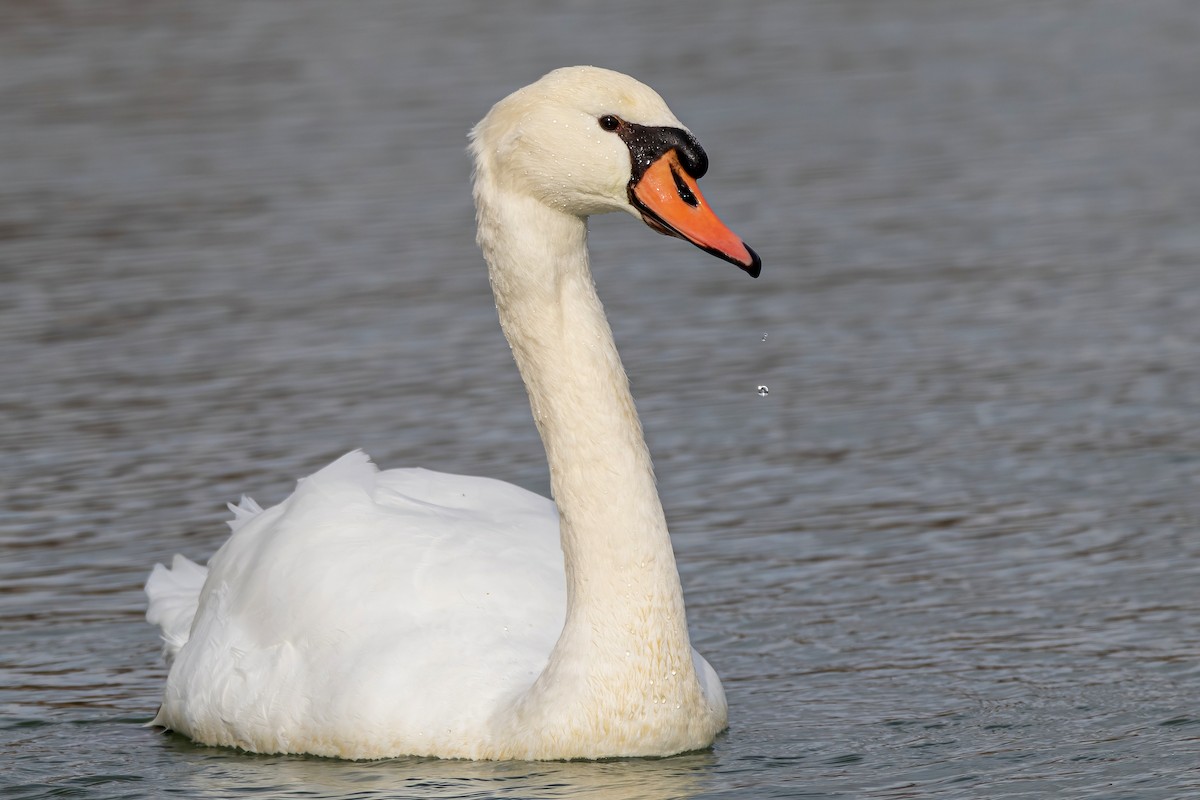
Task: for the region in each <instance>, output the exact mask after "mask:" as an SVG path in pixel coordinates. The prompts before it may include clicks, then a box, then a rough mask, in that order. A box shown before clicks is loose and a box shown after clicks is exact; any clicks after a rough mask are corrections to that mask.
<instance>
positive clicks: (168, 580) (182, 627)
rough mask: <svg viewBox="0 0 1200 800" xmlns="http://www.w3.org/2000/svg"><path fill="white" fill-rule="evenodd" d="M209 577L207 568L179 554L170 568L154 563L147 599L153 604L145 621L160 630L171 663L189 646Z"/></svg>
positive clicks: (168, 661) (147, 611)
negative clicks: (202, 593) (193, 622)
mask: <svg viewBox="0 0 1200 800" xmlns="http://www.w3.org/2000/svg"><path fill="white" fill-rule="evenodd" d="M207 577H208V569H207V568H206V567H202V566H200V565H199V564H196V563H194V562H192V561H189V560H188V559H186V558H184V557H183V556H179V555H177V556H175V558H174V559H172V561H171V566H170V568H169V569H168V568H167V567H164V566H163V565H162V564H155V565H154V569H153V570H152V571H151V572H150V577H149V579H147V581H146V596H147V597H148V598H149V601H150V602H149V606H148V607H147V609H146V621H147V622H149V623H150V624H151V625H157V626H158V627H159V628H160V629H161V633H160V636H161V637H162V640H163V658H164V659H165V660H166V662H167V663H168V664H170V663H171V661H172V660H174V658H175V654H176V653H178V652H179V650H180V648H181V647H183V646H184V645H185V644H187V640H188V634H189V632H190V631H191V628H192V619H193V618H194V617H195V616H196V607H197V606H198V604H199V602H200V590H201V589H202V588H204V580H205V578H207Z"/></svg>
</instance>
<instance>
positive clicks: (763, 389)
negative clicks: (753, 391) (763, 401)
mask: <svg viewBox="0 0 1200 800" xmlns="http://www.w3.org/2000/svg"><path fill="white" fill-rule="evenodd" d="M770 391H771V390H770V389H768V388H767V387H765V386H759V387H758V396H759V397H766V396H767V394H768V393H769V392H770Z"/></svg>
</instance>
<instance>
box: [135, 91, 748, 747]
mask: <svg viewBox="0 0 1200 800" xmlns="http://www.w3.org/2000/svg"><path fill="white" fill-rule="evenodd" d="M471 141H472V143H471V150H472V153H473V155H474V158H475V190H474V193H475V200H476V208H477V223H478V241H479V244H480V246H481V248H482V250H483V252H484V255H485V259H486V260H487V262H488V267H489V275H490V278H491V283H492V288H493V291H494V294H495V297H496V307H497V311H498V314H499V317H500V322H501V327H502V328H503V330H504V333H505V336H506V337H507V338H508V340H509V343H510V344H511V346H512V351H513V356H514V359H515V361H516V363H517V366H518V368H519V369H520V371H521V375H522V378H523V380H524V381H525V385H526V388H527V390H528V393H529V398H530V405H531V408H532V410H533V415H534V420H535V423H536V424H537V427H538V431H539V433H540V435H541V437H542V440H543V443H544V445H545V448H546V453H547V458H548V461H549V464H550V476H551V488H552V493H553V496H554V498H555V501H554V502H551V501H550V500H548V499H546V498H543V497H540V496H538V495H535V494H532V493H530V492H527V491H525V490H523V489H520V488H518V487H516V486H513V485H511V484H507V483H503V482H501V481H496V480H492V479H489V478H476V477H466V476H461V475H447V474H443V473H437V472H431V471H428V470H422V469H396V470H386V471H380V470H378V469H376V467H375V466H374V465H373V464H372V463H371V462H370V460H369V459H368V458H367V457H366V456H365V455H363V454H362V453H360V452H357V451H356V452H352V453H349V454H347V455H345V456H343V457H342V458H340V459H338V460H337V461H335V462H334V463H333V464H331V465H329V466H327V467H325V468H324V469H322V470H320V471H318V472H317V473H315V474H313V475H311V476H309V477H307V478H304V479H302V480H301V481H300V482H299V484H298V485H297V487H296V490H295V491H294V492H293V494H292V495H291V496H290V497H288V498H287V499H286V500H284V501H283V502H282V503H280V504H279V505H276V506H274V507H272V508H268V509H266V510H263V509H260V508H259V507H258V506H257V505H255V504H254V503H253V501H250V500H243V502H242V504H241V505H240V506H238V507H236V508H234V512H235V519H234V520H233V521H232V522H231V523H230V527H231V528H232V529H233V532H232V535H231V536H230V538H229V539H228V540H227V541H226V543H225V544H224V545H223V546H222V547H221V548H220V550H218V552H217V553H216V554H215V555H214V556H213V557H212V559H211V560H210V561H209V563H208V566H207V569H206V568H204V567H200V566H197V565H195V564H193V563H192V562H190V561H188V560H187V559H185V558H183V557H182V556H176V557H175V560H174V561H173V563H172V567H171V568H170V569H168V568H166V567H164V566H162V565H156V566H155V568H154V570H153V572H152V573H151V575H150V578H149V580H148V581H147V584H146V592H147V595H148V597H149V608H148V611H147V619H148V620H149V621H150V622H151V623H154V624H157V625H158V626H159V627H160V628H161V630H162V638H163V641H164V654H165V656H166V658H167V661H168V663H169V664H170V671H169V674H168V678H167V684H166V688H165V689H164V692H163V698H162V705H161V707H160V709H159V712H158V714H157V716H156V717H155V718H154V720H153V723H152V724H155V725H159V726H162V727H165V728H169V729H172V730H175V731H178V732H180V733H183V734H185V735H187V736H189V737H191V738H192V739H194V740H196V741H198V742H201V743H205V744H214V745H227V746H234V747H240V748H243V749H245V750H250V751H255V752H264V753H270V752H280V753H313V754H317V755H324V756H337V757H342V758H352V759H361V758H383V757H390V756H397V755H428V756H440V757H448V758H474V759H566V758H601V757H610V756H643V755H670V754H673V753H679V752H683V751H687V750H695V749H699V748H703V747H707V746H708V745H710V744H711V743H712V741H713V738H714V737H715V736H716V734H717V733H719V732H720V731H721V730H723V729H724V728H725V725H726V716H727V712H726V702H725V695H724V692H723V690H722V688H721V683H720V680H719V679H718V678H717V675H716V673H715V672H714V671H713V669H712V667H710V666H709V664H708V663H707V662H706V661H705V660H704V659H703V658H702V657H701V656H700V655H699V654H697V653H696V652H695V651H694V650H693V649H692V647H691V645H690V642H689V639H688V633H687V623H686V619H685V615H684V605H683V594H682V590H681V587H680V583H679V577H678V573H677V571H676V567H675V559H674V555H673V553H672V550H671V544H670V539H669V536H668V533H667V527H666V522H665V518H664V515H663V510H662V506H661V504H660V502H659V499H658V495H657V492H656V490H655V487H654V475H653V468H652V465H651V463H650V456H649V452H648V451H647V449H646V446H645V443H644V441H643V438H642V433H641V427H640V424H639V422H638V418H637V413H636V411H635V409H634V406H633V401H632V398H631V396H630V394H629V389H628V381H627V379H626V377H625V372H624V370H623V368H622V366H621V362H620V358H619V356H618V355H617V351H616V348H615V345H614V344H613V339H612V334H611V331H610V330H609V327H608V323H607V321H606V319H605V317H604V312H603V308H602V307H601V305H600V301H599V299H598V298H597V297H596V293H595V290H594V288H593V285H592V280H591V273H590V269H589V266H588V259H587V248H586V217H587V216H588V215H589V214H594V213H602V212H607V211H626V212H628V213H631V214H634V215H635V216H640V217H641V218H642V219H643V220H645V221H646V222H647V223H648V224H649V225H650V226H651V227H653V228H655V229H656V230H658V231H660V232H663V233H668V234H670V235H674V236H679V237H681V238H684V239H687V240H689V241H692V242H693V243H695V244H697V245H698V246H700V247H702V248H703V249H705V250H707V251H709V252H711V253H713V254H714V255H717V256H718V257H720V258H723V259H725V260H728V261H731V262H733V263H735V264H737V265H738V266H740V267H742V268H743V269H745V270H746V271H748V272H750V273H751V274H753V275H757V272H758V269H759V263H760V262H759V260H758V257H757V256H756V255H755V254H754V253H753V251H751V250H750V249H749V248H748V247H746V246H745V245H744V244H743V243H742V242H741V240H740V239H738V238H737V237H736V236H734V235H733V234H732V232H730V231H729V230H728V229H727V228H725V227H724V225H723V224H721V223H720V221H719V220H718V219H717V218H716V217H715V216H714V215H713V214H712V212H711V210H709V209H708V207H707V205H706V204H705V202H704V199H703V196H702V195H700V194H699V189H698V188H697V187H696V183H695V179H696V178H698V177H699V176H700V175H701V174H703V172H704V170H705V168H706V166H707V160H706V157H705V156H704V152H703V150H701V149H700V147H699V145H698V144H697V143H696V142H695V139H694V138H692V137H691V134H690V133H688V132H687V130H686V129H685V128H683V126H682V124H681V123H680V122H679V121H678V120H677V119H676V118H675V116H674V115H673V114H672V113H671V112H670V110H669V109H668V108H667V106H666V104H665V103H664V102H663V101H662V99H661V98H660V97H659V96H658V95H657V94H655V93H654V92H653V91H652V90H650V89H649V88H648V87H646V86H644V85H643V84H641V83H638V82H637V81H635V80H634V79H632V78H629V77H628V76H625V75H621V74H620V73H615V72H611V71H608V70H601V69H597V68H592V67H573V68H567V69H561V70H556V71H555V72H552V73H550V74H548V75H546V76H545V77H543V78H542V79H541V80H539V81H538V82H536V83H534V84H532V85H530V86H527V87H525V88H524V89H521V90H518V91H517V92H515V93H513V94H512V95H510V96H509V97H508V98H506V99H504V100H502V101H501V102H500V103H498V104H497V105H496V106H495V107H494V108H493V109H492V110H491V112H490V113H489V114H488V115H487V116H486V117H485V118H484V119H483V121H482V122H480V123H479V125H477V126H476V128H475V129H474V130H473V131H472V140H471Z"/></svg>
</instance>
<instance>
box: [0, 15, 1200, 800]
mask: <svg viewBox="0 0 1200 800" xmlns="http://www.w3.org/2000/svg"><path fill="white" fill-rule="evenodd" d="M581 62H582V63H588V62H591V63H597V64H602V65H605V66H610V67H614V68H617V69H621V70H623V71H626V72H630V73H632V74H634V75H636V76H638V77H640V78H642V79H643V80H645V81H647V82H649V83H650V84H652V85H653V86H655V87H656V88H657V89H659V90H660V91H661V92H662V93H663V94H664V95H665V97H666V98H667V100H668V101H669V102H670V103H671V104H672V106H673V108H674V110H675V111H676V113H677V114H678V115H679V116H680V117H681V118H682V119H683V120H684V121H685V122H687V123H688V124H689V126H691V127H692V128H693V130H694V131H695V132H696V134H697V135H698V137H699V138H700V141H701V142H702V143H703V144H704V145H705V147H706V148H707V149H708V152H709V155H710V157H711V161H712V167H711V170H710V173H709V175H708V176H707V177H706V178H705V180H704V182H703V188H704V190H705V192H706V194H707V196H708V198H709V199H710V200H711V201H712V203H713V205H714V206H715V207H716V208H717V210H718V211H719V212H720V213H721V214H722V216H723V217H724V218H725V219H726V221H727V222H728V223H729V224H730V225H731V226H733V227H734V228H735V229H736V230H737V231H738V232H739V233H741V234H742V235H744V236H745V237H746V239H747V240H748V241H749V242H750V243H751V244H752V245H753V246H754V247H755V248H756V249H758V251H759V252H760V253H761V254H762V256H763V258H764V261H765V265H766V266H765V270H764V274H763V277H762V278H761V279H760V280H758V281H753V280H750V279H749V278H747V277H746V276H745V275H743V274H741V273H740V272H738V271H737V270H736V269H734V268H732V267H730V266H729V265H727V264H723V263H721V262H719V261H717V260H715V259H712V258H710V257H708V256H706V255H704V254H703V253H701V252H700V251H698V250H696V249H694V248H691V247H689V246H687V245H686V244H684V243H681V242H679V241H676V240H669V239H667V238H665V237H661V236H657V235H655V234H654V233H652V232H651V231H649V230H647V229H645V228H644V227H642V226H640V225H638V224H637V223H635V222H634V221H632V220H631V219H628V218H622V219H600V220H596V221H595V222H594V224H593V226H592V227H593V235H592V248H593V256H594V267H595V269H596V273H597V275H596V278H597V282H598V284H599V287H600V291H601V295H602V296H603V298H604V299H605V301H606V303H607V304H608V309H609V314H610V318H611V320H612V322H613V326H614V328H615V330H616V335H617V338H618V342H619V344H620V345H621V348H622V352H623V354H624V356H625V359H626V365H627V367H628V369H629V371H630V374H631V378H632V381H633V386H634V391H635V394H636V395H637V397H638V400H639V407H640V409H641V412H642V416H643V421H644V423H645V427H646V430H647V434H648V437H649V441H650V444H651V448H652V449H653V451H654V455H655V458H656V465H657V468H658V473H659V481H660V485H661V490H662V495H663V498H664V501H665V504H666V507H667V510H668V515H669V517H670V519H671V523H672V528H673V532H674V539H675V546H676V550H677V553H678V558H679V564H680V570H681V572H682V575H683V582H684V586H685V590H686V592H687V599H688V610H689V619H690V623H691V628H692V632H693V638H694V641H695V643H696V645H697V647H698V648H699V649H700V650H701V651H702V652H704V653H705V654H706V655H707V656H708V658H709V660H710V661H711V662H712V663H713V664H714V666H715V667H716V668H717V670H718V671H719V672H720V674H721V675H722V676H723V678H724V682H725V686H726V689H727V691H728V694H729V700H730V707H731V713H730V728H729V731H728V732H727V733H726V734H724V735H723V736H721V738H720V739H719V740H718V741H717V742H716V744H715V746H714V747H713V748H712V750H711V751H709V752H704V753H698V754H692V755H687V756H684V757H679V758H672V759H663V760H641V761H625V760H618V761H612V762H607V763H600V764H591V763H567V764H523V763H516V764H513V763H507V764H486V763H484V764H475V763H465V762H449V761H436V760H421V759H398V760H393V761H386V762H377V763H347V762H338V761H332V760H323V759H316V758H304V757H265V756H251V755H245V754H240V753H236V752H232V751H226V750H220V749H211V748H203V747H197V746H194V745H192V744H190V743H188V742H187V741H185V740H183V739H181V738H179V737H172V736H163V735H161V734H158V733H155V732H154V731H152V730H150V729H147V728H144V727H141V724H142V723H143V722H144V721H146V720H147V719H149V717H150V716H151V715H152V714H153V712H154V709H155V707H156V705H157V702H158V693H159V691H160V687H161V684H162V681H163V677H164V669H163V667H162V666H161V664H160V662H159V660H158V655H157V650H158V643H157V641H156V636H155V631H154V630H153V629H151V628H150V627H149V626H147V625H145V624H144V623H143V622H142V620H141V615H142V613H143V608H144V606H143V599H142V596H141V593H140V585H141V583H142V581H143V580H144V577H145V575H146V573H147V570H148V569H149V567H150V566H151V565H152V564H153V563H154V562H155V561H159V560H165V559H167V558H169V557H170V556H171V555H172V554H173V553H175V552H183V553H185V554H187V555H189V556H191V557H193V558H198V559H203V558H205V557H207V556H208V555H209V554H211V553H212V551H213V550H215V549H216V547H217V546H218V545H219V544H220V542H221V541H222V540H223V539H224V536H225V532H226V531H225V528H224V526H223V524H222V520H223V518H224V517H225V516H226V513H225V512H224V510H223V503H224V502H226V501H228V500H234V499H236V498H237V497H238V496H239V495H240V494H241V493H242V492H248V493H251V494H253V495H254V496H255V497H256V498H257V499H259V500H260V501H263V502H274V501H277V500H279V499H281V498H282V497H283V496H284V495H285V493H286V492H287V491H288V490H289V487H290V486H291V485H292V481H293V480H294V479H295V478H296V477H298V476H300V475H303V474H306V473H307V472H310V471H312V470H314V469H316V468H318V467H319V466H321V465H322V464H324V463H325V462H327V461H328V460H330V459H332V458H333V457H335V456H337V455H339V454H341V453H342V452H344V451H346V450H349V449H351V448H354V447H362V448H364V449H366V450H367V451H368V452H370V453H371V454H372V455H373V456H374V457H375V458H376V460H377V461H378V462H379V463H381V464H382V465H385V466H402V465H414V464H421V465H425V466H428V467H432V468H437V469H443V470H447V471H453V472H467V473H476V474H487V475H492V476H496V477H502V478H505V479H508V480H510V481H513V482H516V483H519V484H521V485H524V486H527V487H530V488H533V489H536V490H539V491H543V492H544V491H546V485H547V481H546V474H545V467H544V461H543V455H542V453H541V451H540V448H539V445H538V441H537V439H536V436H535V433H534V430H533V426H532V424H531V421H530V419H529V412H528V408H527V406H526V405H525V399H524V395H523V391H522V389H521V386H520V384H519V382H518V379H517V376H516V373H515V370H514V369H513V367H512V364H511V359H510V357H509V355H508V352H507V349H506V347H505V345H504V342H503V341H502V339H501V337H500V335H499V331H498V327H497V325H496V322H495V318H494V310H493V308H492V303H491V299H490V295H489V294H488V288H487V281H486V278H485V275H484V271H483V267H482V263H481V260H480V257H479V255H478V253H477V251H476V249H475V246H474V244H473V230H472V213H471V207H470V196H469V190H468V178H469V175H468V173H469V165H468V162H467V158H466V156H465V153H464V146H465V138H464V137H465V132H466V130H467V129H468V128H469V126H470V125H471V124H472V123H473V122H474V121H475V120H476V119H478V118H479V117H480V116H481V115H482V114H483V113H484V112H485V111H486V110H487V108H488V107H489V106H490V104H491V103H492V102H494V101H495V100H496V99H498V98H499V97H501V96H503V95H504V94H506V93H507V92H509V91H511V90H512V89H514V88H516V87H518V86H520V85H523V84H525V83H527V82H529V81H530V80H533V79H534V78H536V77H538V76H539V75H540V74H541V73H543V72H545V71H546V70H548V69H550V68H553V67H556V66H561V65H564V64H571V63H581ZM1197 76H1200V12H1198V10H1197V7H1196V5H1195V4H1194V3H1191V2H1189V1H1188V0H1137V2H1121V1H1118V0H1111V1H1110V2H1102V1H1099V0H1097V1H1096V2H1092V1H1090V0H1075V1H1073V2H1072V1H1069V0H1064V1H1063V2H1047V0H1004V1H1003V2H1002V1H999V0H998V1H997V2H987V3H984V2H974V3H968V2H956V1H955V0H889V2H857V1H856V0H844V1H843V2H832V1H831V2H794V1H792V0H788V1H786V2H765V1H759V0H754V1H752V2H739V3H716V2H712V3H700V2H696V3H666V2H664V3H642V2H614V3H605V4H599V3H596V4H587V3H569V4H567V3H564V4H553V3H535V2H525V3H505V4H495V5H493V4H488V3H484V2H479V3H462V2H446V3H441V4H436V5H435V4H424V5H421V6H418V5H416V4H402V3H382V2H380V3H366V2H362V3H353V4H350V3H283V2H275V3H257V2H254V3H251V2H246V3H209V2H205V3H166V2H163V3H117V2H106V3H83V2H80V3H51V2H25V3H19V2H10V3H5V4H4V5H3V6H0V269H2V279H3V286H2V288H0V334H2V338H0V348H2V351H0V398H2V400H0V414H2V415H3V416H2V422H3V428H2V430H0V435H2V436H3V464H2V472H0V475H2V479H3V486H2V491H3V511H2V516H0V525H2V526H3V532H2V535H3V538H2V540H0V541H2V544H0V548H2V549H0V553H2V559H0V793H3V794H4V796H5V797H12V798H33V797H43V796H56V797H89V798H117V797H148V798H153V797H163V796H179V797H188V798H192V797H230V796H248V795H257V796H264V797H348V796H354V797H360V798H375V797H477V798H484V797H511V798H525V797H530V798H533V797H539V798H540V797H573V798H574V797H596V798H676V797H693V796H694V797H723V798H753V797H811V798H860V797H869V798H959V797H961V798H993V797H1025V798H1058V797H1087V798H1164V799H1165V798H1181V799H1182V798H1189V797H1195V796H1197V795H1198V794H1200V772H1198V768H1200V534H1198V529H1200V424H1198V423H1200V169H1198V164H1200V79H1198V78H1197ZM764 333H766V334H768V338H767V340H766V341H763V340H762V335H763V334H764ZM759 384H765V385H767V386H769V387H770V394H769V395H768V396H767V397H759V396H758V395H757V393H756V388H757V386H758V385H759Z"/></svg>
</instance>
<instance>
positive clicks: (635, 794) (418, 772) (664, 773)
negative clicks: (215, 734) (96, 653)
mask: <svg viewBox="0 0 1200 800" xmlns="http://www.w3.org/2000/svg"><path fill="white" fill-rule="evenodd" d="M163 739H164V741H166V742H167V744H166V746H167V747H168V748H169V749H170V750H172V751H173V752H174V754H175V757H176V758H182V759H185V760H186V761H188V762H189V764H190V765H191V769H190V770H188V771H187V772H186V773H184V774H183V775H182V776H181V777H182V779H181V782H180V783H178V784H176V786H175V788H176V790H177V791H180V792H182V793H184V794H186V796H188V797H205V796H209V795H213V794H216V795H218V796H221V795H222V794H223V793H224V792H225V791H227V789H226V788H225V787H229V786H237V787H238V788H239V791H243V792H270V793H271V794H272V796H288V795H292V794H295V795H310V794H312V793H316V794H318V795H320V796H322V797H352V796H355V795H356V794H358V793H363V792H378V793H380V795H390V796H396V797H420V798H451V797H454V798H464V797H478V798H490V797H541V798H547V799H549V798H597V799H599V798H603V799H604V800H664V798H679V799H680V800H682V799H683V798H688V797H692V796H694V795H695V794H697V793H699V792H700V791H702V790H703V789H705V788H706V786H707V781H706V779H705V775H706V774H707V772H708V771H709V770H710V769H711V768H712V766H713V763H714V757H713V755H712V753H710V752H706V753H690V754H685V755H683V756H677V757H674V758H666V759H653V758H650V759H614V760H609V761H601V762H589V761H567V762H561V761H551V762H537V763H527V762H488V761H483V762H479V761H457V760H439V759H426V758H397V759H389V760H386V761H362V762H346V761H338V760H336V759H323V758H314V757H307V756H258V755H250V754H241V755H240V756H237V757H230V754H229V751H226V750H221V749H215V748H204V747H198V746H196V745H194V744H192V743H191V742H189V741H187V740H186V739H184V738H183V737H180V736H174V735H171V736H164V737H163Z"/></svg>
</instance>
